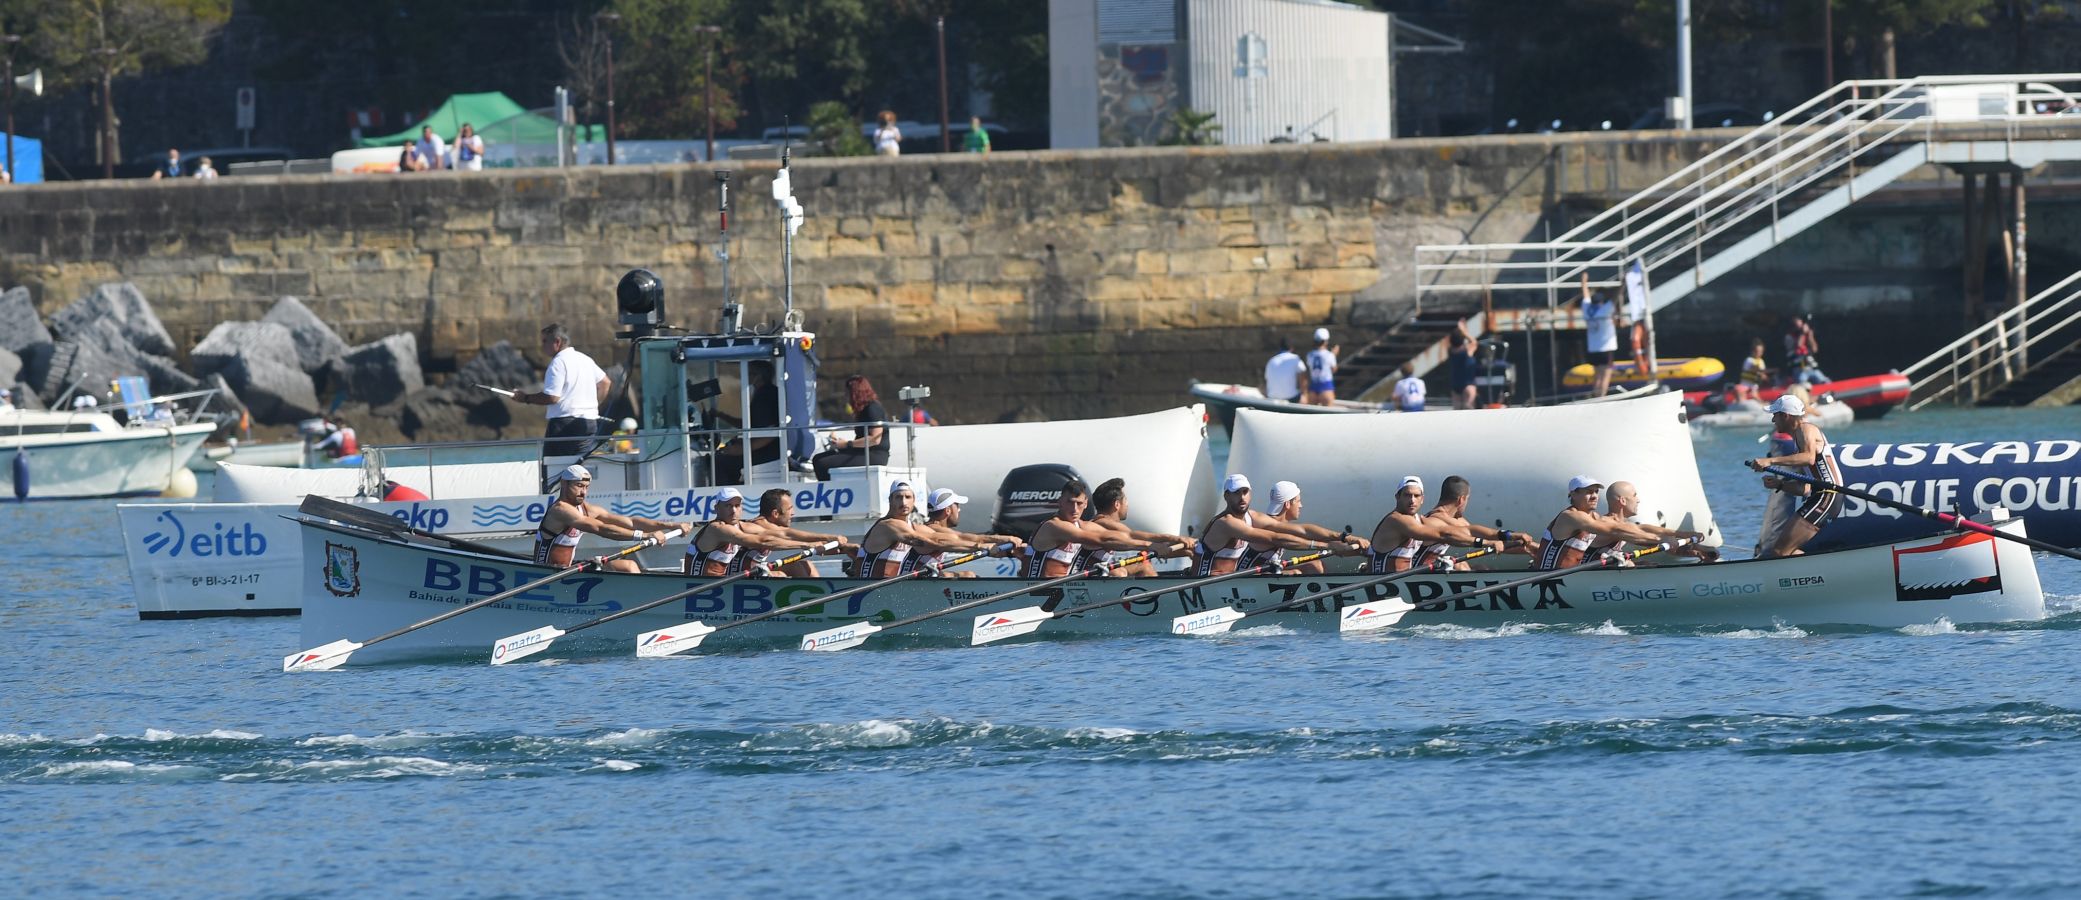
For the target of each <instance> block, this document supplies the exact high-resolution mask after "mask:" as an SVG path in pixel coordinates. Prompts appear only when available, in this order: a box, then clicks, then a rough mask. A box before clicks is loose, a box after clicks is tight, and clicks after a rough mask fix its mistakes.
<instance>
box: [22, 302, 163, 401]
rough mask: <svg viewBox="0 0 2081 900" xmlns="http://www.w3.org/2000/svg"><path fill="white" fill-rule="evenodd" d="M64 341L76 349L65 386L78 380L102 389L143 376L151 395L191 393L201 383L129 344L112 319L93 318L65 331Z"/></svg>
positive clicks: (121, 329) (154, 354)
mask: <svg viewBox="0 0 2081 900" xmlns="http://www.w3.org/2000/svg"><path fill="white" fill-rule="evenodd" d="M65 340H66V341H68V342H70V343H73V344H75V345H77V346H78V348H79V350H78V352H77V354H76V355H75V356H74V357H73V360H72V366H71V368H70V370H69V371H68V372H67V373H66V383H67V384H71V383H72V382H75V381H79V382H81V383H82V384H83V385H96V386H97V387H96V390H105V389H106V387H107V385H108V383H109V382H111V381H114V380H116V379H117V378H120V377H123V376H125V375H143V376H145V378H146V379H148V380H149V381H151V383H152V392H153V393H155V394H171V393H177V392H180V391H192V390H195V389H196V387H198V386H199V385H200V384H201V382H199V381H197V380H195V379H194V378H193V377H191V376H189V375H188V374H187V373H186V372H183V371H181V368H180V366H179V365H178V364H176V363H175V362H174V361H173V360H171V359H169V358H167V357H165V356H162V355H159V354H157V353H150V352H146V351H145V350H143V349H142V348H139V347H137V346H135V345H133V344H132V343H130V332H129V331H128V330H126V329H125V328H123V326H122V325H121V324H120V323H118V322H116V321H115V320H113V319H96V320H94V321H92V322H89V323H86V324H84V325H82V326H76V327H74V328H72V329H71V330H70V331H69V332H67V334H66V336H65ZM82 379H84V380H82ZM46 380H48V379H46Z"/></svg>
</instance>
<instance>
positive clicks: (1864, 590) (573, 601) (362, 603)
mask: <svg viewBox="0 0 2081 900" xmlns="http://www.w3.org/2000/svg"><path fill="white" fill-rule="evenodd" d="M298 525H299V526H300V528H301V531H302V541H303V554H302V557H303V559H304V563H303V565H302V577H301V590H302V594H303V596H302V598H301V600H300V602H301V605H302V607H303V611H304V615H303V622H302V634H301V643H302V645H303V646H306V647H316V646H320V645H324V644H328V643H331V642H333V641H337V640H343V639H345V640H366V639H368V638H370V637H373V636H375V635H378V634H383V633H386V632H389V631H391V630H392V629H395V628H398V627H400V626H403V625H407V624H410V623H413V622H417V621H421V620H424V619H428V618H431V617H433V616H435V615H437V614H440V613H443V612H446V611H449V610H453V609H455V608H456V607H458V606H462V605H464V604H467V603H469V602H471V601H473V600H477V599H481V598H484V597H489V596H491V595H493V594H496V593H501V592H504V591H506V590H509V589H512V588H517V587H520V586H522V585H525V584H528V583H530V582H533V581H536V580H538V579H542V578H544V577H546V576H551V575H554V574H555V572H556V570H555V569H553V568H550V567H545V566H538V565H533V564H531V563H527V562H523V561H519V560H515V559H512V558H508V557H504V556H499V555H495V554H490V553H482V552H472V551H467V550H457V549H449V548H443V547H435V546H430V545H427V544H424V543H417V542H408V541H407V540H405V539H401V538H396V537H389V536H385V535H381V534H378V533H376V532H373V531H368V530H364V529H361V528H358V527H354V526H350V525H342V524H338V523H334V522H330V521H319V520H315V519H311V518H307V517H306V518H299V519H298ZM1998 527H1999V528H2000V529H2001V530H2003V531H2006V532H2010V533H2014V534H2019V535H2020V534H2022V533H2023V520H2021V519H2008V520H2004V521H1999V522H1998ZM666 549H676V548H675V547H668V548H666ZM1347 564H1348V563H1347ZM1366 577H1368V576H1363V575H1355V574H1342V575H1318V576H1296V577H1286V576H1269V577H1256V576H1253V577H1240V578H1236V579H1233V580H1230V581H1224V582H1220V583H1218V584H1214V585H1208V586H1205V587H1202V588H1195V589H1189V590H1186V591H1179V592H1170V593H1158V594H1155V595H1154V596H1152V597H1150V598H1145V599H1137V598H1138V596H1139V595H1142V594H1148V593H1150V592H1151V591H1153V590H1155V589H1158V588H1161V587H1163V586H1164V585H1165V584H1166V582H1168V583H1170V584H1177V583H1179V582H1178V581H1176V580H1172V579H1164V578H1091V579H1084V580H1080V581H1071V582H1068V583H1066V584H1062V585H1059V586H1057V587H1054V588H1049V589H1048V590H1047V591H1044V592H1037V593H1033V594H1024V595H1019V596H1014V597H1010V598H1007V599H1005V600H1003V601H1001V602H998V603H994V604H987V605H985V606H984V607H982V608H978V609H976V610H974V612H975V613H977V614H982V613H989V612H998V611H1003V610H1007V609H1012V608H1015V607H1022V606H1029V605H1032V604H1034V603H1035V602H1037V601H1040V600H1046V599H1051V598H1052V599H1055V600H1057V601H1059V602H1060V603H1064V604H1069V605H1082V604H1085V603H1091V602H1104V601H1107V600H1109V599H1112V598H1119V600H1120V601H1121V602H1120V604H1119V605H1117V606H1107V607H1104V608H1102V609H1101V610H1099V611H1096V612H1092V613H1087V614H1082V615H1078V616H1072V617H1069V618H1065V619H1062V620H1060V621H1057V622H1054V623H1051V624H1049V625H1048V626H1046V628H1045V629H1044V631H1045V632H1046V633H1065V634H1096V635H1125V634H1166V633H1169V632H1170V629H1171V619H1172V618H1173V617H1175V616H1180V615H1184V614H1187V613H1193V612H1201V611H1205V610H1208V609H1212V608H1216V607H1219V606H1223V605H1234V606H1237V607H1239V608H1241V609H1244V610H1248V609H1251V608H1253V607H1257V606H1260V605H1264V604H1268V603H1276V602H1281V601H1286V600H1292V599H1295V598H1297V597H1300V596H1302V595H1303V594H1304V593H1314V592H1317V591H1327V590H1335V589H1336V588H1337V586H1338V585H1339V583H1345V584H1349V583H1354V582H1358V581H1361V580H1363V579H1365V578H1366ZM1522 577H1524V573H1511V572H1478V573H1454V574H1448V575H1437V576H1429V575H1426V576H1416V577H1412V578H1409V579H1407V580H1404V581H1401V582H1399V583H1394V584H1388V585H1377V586H1374V587H1372V588H1368V589H1360V590H1354V591H1352V592H1350V594H1349V595H1334V596H1332V597H1330V598H1328V599H1325V600H1322V601H1319V602H1317V603H1316V604H1314V605H1312V606H1304V607H1302V608H1299V609H1296V610H1293V611H1290V612H1280V613H1271V614H1267V615H1265V616H1263V617H1261V619H1260V621H1262V622H1263V624H1266V625H1281V626H1285V627H1288V628H1292V629H1295V630H1306V631H1336V630H1337V619H1338V617H1337V612H1338V611H1339V610H1340V609H1342V608H1343V607H1344V606H1347V605H1351V604H1354V603H1359V602H1365V601H1372V600H1381V599H1386V598H1389V597H1395V596H1400V597H1402V598H1404V599H1406V600H1407V601H1408V602H1410V603H1413V604H1415V609H1414V610H1413V611H1411V612H1410V613H1409V614H1408V615H1407V617H1406V618H1404V619H1403V620H1402V622H1401V626H1402V627H1405V628H1406V627H1411V626H1423V625H1435V624H1455V625H1462V626H1471V627H1478V628H1494V627H1497V626H1500V625H1505V624H1513V623H1517V624H1557V625H1588V626H1594V625H1598V624H1601V623H1604V622H1606V621H1609V622H1613V623H1616V624H1618V625H1620V626H1627V625H1649V626H1655V625H1686V626H1705V627H1715V626H1728V627H1761V628H1769V627H1773V626H1774V625H1776V624H1779V623H1783V624H1788V625H1847V626H1865V627H1877V628H1899V627H1903V626H1907V625H1916V624H1927V623H1932V622H1935V621H1936V620H1937V619H1939V618H1947V619H1949V620H1951V621H1952V622H1960V623H1963V622H2004V621H2016V620H2033V619H2041V618H2044V615H2045V601H2044V595H2043V593H2042V591H2041V589H2040V587H2039V583H2038V572H2037V567H2036V565H2035V564H2034V562H2033V561H2032V558H2031V554H2030V550H2029V548H2027V547H2024V546H2022V545H2021V544H2017V543H2014V542H2011V541H2004V540H1997V539H1995V538H1993V537H1990V536H1987V535H1983V534H1942V535H1935V536H1931V537H1925V538H1917V539H1913V540H1906V541H1899V542H1895V543H1891V544H1878V545H1874V546H1868V547H1860V548H1856V549H1850V550H1841V551H1836V552H1832V553H1819V554H1810V555H1805V556H1795V557H1787V558H1781V559H1769V560H1743V561H1736V562H1722V563H1714V564H1709V565H1673V566H1667V567H1642V568H1635V569H1611V570H1595V571H1586V572H1577V573H1573V574H1568V575H1564V576H1560V577H1557V578H1555V579H1554V580H1552V581H1549V582H1544V583H1540V584H1533V585H1526V586H1523V587H1516V588H1501V589H1498V590H1495V591H1490V592H1486V593H1479V594H1473V595H1472V596H1468V597H1465V598H1464V599H1458V600H1454V601H1453V602H1451V603H1449V604H1448V603H1447V602H1445V601H1446V600H1447V598H1449V597H1454V596H1458V595H1460V594H1463V593H1466V592H1469V591H1474V590H1478V589H1479V588H1481V587H1482V586H1483V585H1501V584H1503V583H1504V582H1506V581H1511V580H1515V579H1519V578H1522ZM701 581H702V579H700V578H695V577H689V576H684V575H680V574H678V573H669V574H640V575H639V574H605V573H599V572H583V573H578V574H573V575H568V576H565V577H563V578H562V579H559V580H557V581H554V582H552V583H550V584H548V585H546V586H543V587H540V588H537V589H534V590H531V591H528V592H527V593H524V594H521V595H519V596H517V597H514V598H513V599H511V600H509V601H504V602H500V603H497V604H494V605H492V606H490V607H487V608H484V609H479V610H476V611H473V612H470V613H468V614H466V615H462V616H457V617H455V618H453V619H450V620H448V621H445V622H442V623H440V624H437V625H433V626H430V627H427V628H423V629H420V630H418V631H414V632H411V633H408V634H406V635H403V636H401V637H398V638H396V639H393V640H389V641H386V642H384V643H381V644H377V645H374V646H371V647H369V648H368V649H365V650H362V651H360V653H359V654H357V655H356V657H355V659H356V661H357V662H379V661H383V660H386V659H388V660H398V659H411V658H427V657H461V658H469V659H479V660H483V659H488V658H489V656H490V649H491V646H492V643H493V642H494V641H496V640H498V639H499V638H502V637H506V636H509V635H514V634H519V633H521V632H525V631H530V630H533V629H536V628H540V627H542V626H544V625H556V626H558V627H561V628H569V627H570V626H571V625H574V624H577V623H581V622H584V621H586V620H587V619H590V618H593V617H595V616H599V615H603V614H605V613H609V612H614V611H618V610H621V609H626V608H628V607H630V606H634V605H637V604H640V603H643V602H646V601H649V600H654V599H658V598H662V597H665V596H668V595H671V594H675V593H679V592H682V591H685V590H687V589H689V588H694V587H698V586H700V584H701ZM865 583H866V582H862V581H857V580H852V579H823V578H819V579H784V578H780V579H766V578H761V579H749V580H741V581H735V582H731V583H728V584H724V585H718V586H717V587H716V588H715V589H714V590H713V591H706V592H700V593H695V594H692V595H689V596H688V597H687V598H686V599H685V600H683V601H680V602H677V603H672V604H667V605H665V606H663V607H659V608H658V609H655V610H651V611H648V612H645V613H641V614H637V615H632V616H629V617H627V618H626V619H622V620H618V621H616V622H614V623H612V624H609V625H606V626H602V627H600V628H597V629H592V630H590V631H587V632H585V635H584V638H583V639H579V638H572V639H570V640H569V641H568V642H567V643H559V645H558V647H559V649H560V650H563V651H565V652H569V651H572V650H577V651H578V652H581V653H589V652H618V653H631V652H633V646H634V645H633V641H632V639H633V638H634V636H635V635H637V634H639V633H642V632H646V631H651V630H654V629H658V628H666V627H671V626H673V625H676V624H680V623H684V622H692V621H700V622H702V623H705V624H708V625H711V626H715V625H723V624H726V623H728V622H731V621H733V620H735V619H739V618H745V617H748V616H753V615H757V614H759V613H763V612H767V611H770V610H773V609H776V608H779V607H780V606H785V605H792V604H796V603H800V602H802V601H805V600H810V599H813V598H815V597H817V596H820V595H823V594H831V593H836V592H838V591H841V590H845V589H847V588H851V587H858V586H860V585H862V584H865ZM1022 583H1023V584H1035V583H1036V582H1030V581H1024V580H1022V579H1015V578H975V579H926V580H910V581H903V582H898V583H894V584H891V585H889V586H887V587H883V588H879V589H877V590H873V591H867V592H864V593H862V594H858V595H854V596H852V597H850V598H847V599H844V600H842V601H834V603H833V605H832V608H828V609H825V608H817V607H810V608H809V609H807V610H804V611H803V612H802V613H800V614H792V615H788V616H779V617H775V618H771V619H767V620H764V621H761V622H757V623H753V624H750V625H747V626H745V627H742V628H736V629H732V630H730V631H729V632H728V633H727V634H728V637H726V638H725V637H720V636H719V637H717V638H716V639H715V645H717V646H740V647H742V646H746V645H749V646H770V645H772V644H773V643H774V642H777V641H788V642H792V641H794V640H796V639H799V638H800V637H801V636H802V635H804V634H807V633H809V632H813V631H819V630H822V629H825V628H830V627H833V626H837V625H841V624H844V623H848V622H857V621H862V620H867V621H875V622H888V621H893V620H895V619H898V618H903V617H908V616H913V615H917V614H920V613H926V612H931V611H934V610H940V609H945V608H946V607H948V606H950V605H954V604H958V603H962V602H965V601H969V600H979V599H983V598H986V597H990V596H993V595H996V594H1002V593H1006V592H1009V591H1013V590H1017V589H1018V588H1019V587H1020V585H1021V584H1022ZM1058 591H1059V592H1060V594H1059V596H1057V595H1056V592H1058ZM973 621H974V616H972V615H968V614H960V615H949V616H944V617H941V618H937V619H932V620H929V621H926V622H923V623H920V624H919V625H918V626H916V627H915V628H913V629H906V630H905V631H904V632H903V633H906V634H913V635H916V636H918V637H922V638H937V639H941V640H951V639H965V638H967V637H968V636H969V633H970V629H971V627H972V623H973ZM288 649H289V650H294V649H296V648H288Z"/></svg>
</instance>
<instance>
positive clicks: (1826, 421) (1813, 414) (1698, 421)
mask: <svg viewBox="0 0 2081 900" xmlns="http://www.w3.org/2000/svg"><path fill="white" fill-rule="evenodd" d="M1806 417H1807V418H1808V419H1810V420H1812V421H1813V423H1814V424H1816V425H1819V426H1821V427H1822V428H1835V427H1837V426H1841V425H1848V424H1850V422H1851V421H1852V420H1854V419H1856V418H1857V412H1856V411H1855V410H1853V409H1851V408H1850V407H1849V405H1848V404H1846V403H1843V402H1841V401H1838V400H1836V399H1834V398H1832V397H1830V398H1824V399H1823V400H1821V401H1820V402H1818V403H1814V404H1813V405H1811V406H1808V407H1807V408H1806ZM1770 420H1771V415H1770V410H1769V408H1768V407H1766V406H1765V405H1764V404H1763V403H1762V402H1760V401H1756V400H1738V401H1735V402H1733V403H1730V404H1728V405H1727V408H1726V409H1724V410H1722V411H1720V412H1716V413H1706V414H1705V415H1702V416H1692V417H1691V424H1693V425H1696V426H1698V427H1700V428H1769V427H1770Z"/></svg>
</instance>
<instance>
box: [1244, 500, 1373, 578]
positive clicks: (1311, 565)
mask: <svg viewBox="0 0 2081 900" xmlns="http://www.w3.org/2000/svg"><path fill="white" fill-rule="evenodd" d="M1265 527H1266V528H1270V529H1273V530H1275V531H1285V532H1287V533H1289V534H1292V533H1295V532H1296V531H1298V533H1299V535H1300V536H1301V537H1304V538H1308V539H1310V540H1316V541H1323V542H1325V543H1328V544H1329V545H1330V552H1331V553H1334V554H1336V555H1337V556H1357V555H1359V554H1361V553H1364V552H1366V551H1367V550H1368V549H1370V548H1371V546H1372V545H1371V544H1369V543H1367V542H1366V540H1365V539H1364V538H1360V537H1355V536H1353V535H1352V533H1351V532H1349V531H1331V530H1330V529H1328V528H1324V527H1322V526H1320V525H1310V524H1308V523H1306V522H1302V521H1301V486H1300V485H1298V484H1294V483H1293V482H1291V481H1280V482H1275V483H1274V484H1273V485H1272V521H1271V522H1267V523H1265ZM1286 571H1287V572H1288V573H1290V574H1294V575H1320V574H1322V573H1323V572H1324V569H1323V565H1322V561H1321V560H1312V561H1309V562H1304V563H1301V564H1300V565H1298V566H1288V567H1287V568H1286Z"/></svg>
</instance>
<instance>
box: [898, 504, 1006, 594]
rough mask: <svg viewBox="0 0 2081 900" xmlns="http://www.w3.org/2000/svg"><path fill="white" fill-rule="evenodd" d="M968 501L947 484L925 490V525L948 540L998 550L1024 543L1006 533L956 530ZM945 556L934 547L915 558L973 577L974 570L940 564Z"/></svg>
mask: <svg viewBox="0 0 2081 900" xmlns="http://www.w3.org/2000/svg"><path fill="white" fill-rule="evenodd" d="M967 502H968V498H967V497H964V496H961V495H960V494H956V493H954V492H953V491H952V490H949V489H947V488H939V489H937V490H934V491H933V492H932V493H930V494H926V495H925V527H926V528H928V529H930V530H931V531H933V532H934V533H936V534H938V535H939V536H940V537H942V538H946V539H948V540H953V541H969V542H972V543H986V544H989V545H990V546H991V549H992V550H993V551H995V552H997V553H1000V554H1009V553H1012V552H1015V551H1017V550H1018V549H1019V547H1020V546H1021V545H1023V544H1025V542H1024V541H1021V540H1019V539H1018V538H1016V537H1014V536H1012V535H1009V534H970V533H968V532H966V531H960V530H957V529H956V528H955V526H957V525H960V524H961V505H962V504H964V503H967ZM945 557H946V552H945V551H935V552H932V553H923V554H919V555H918V556H917V557H916V559H917V564H918V565H921V566H930V567H931V568H933V569H934V570H937V571H939V572H941V573H943V574H945V575H948V576H952V577H955V578H974V577H975V573H974V572H948V571H946V569H945V567H944V566H943V565H942V563H943V562H944V561H945Z"/></svg>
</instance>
